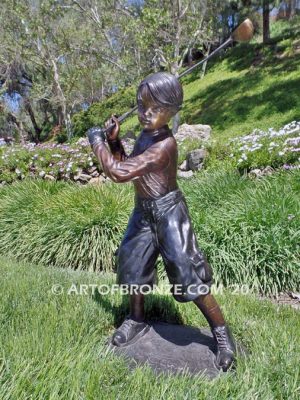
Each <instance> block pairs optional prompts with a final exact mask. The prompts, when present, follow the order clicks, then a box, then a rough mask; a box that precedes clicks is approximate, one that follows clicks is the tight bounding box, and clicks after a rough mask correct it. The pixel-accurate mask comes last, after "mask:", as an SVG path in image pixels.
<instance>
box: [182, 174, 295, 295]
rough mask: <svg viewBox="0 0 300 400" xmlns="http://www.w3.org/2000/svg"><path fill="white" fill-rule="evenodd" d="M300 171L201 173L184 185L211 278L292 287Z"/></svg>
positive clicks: (268, 288) (271, 288) (264, 287)
mask: <svg viewBox="0 0 300 400" xmlns="http://www.w3.org/2000/svg"><path fill="white" fill-rule="evenodd" d="M299 178H300V171H299V170H298V171H290V172H285V171H281V172H278V173H276V174H273V175H272V176H270V177H268V178H264V179H259V180H255V181H251V180H249V179H247V178H246V177H245V176H244V177H240V176H239V175H238V174H237V173H232V172H224V171H221V172H214V173H207V172H205V173H203V174H202V176H201V178H197V179H193V180H191V181H190V182H187V183H186V185H185V192H186V196H187V199H188V203H189V205H190V210H191V214H192V218H193V223H194V225H195V230H196V233H197V237H198V239H199V244H200V247H201V248H202V249H203V251H204V252H205V253H206V254H207V256H208V259H209V261H210V262H211V264H212V267H213V270H214V273H215V277H216V280H217V281H221V282H223V283H224V284H225V285H231V284H238V285H242V284H245V283H246V284H248V285H250V286H251V287H253V288H256V289H257V290H259V291H260V292H264V293H273V294H274V293H277V292H278V291H281V290H288V289H290V290H298V291H299V289H300V287H299V282H300V262H299V236H300V229H299V211H300V202H299V194H300V185H299Z"/></svg>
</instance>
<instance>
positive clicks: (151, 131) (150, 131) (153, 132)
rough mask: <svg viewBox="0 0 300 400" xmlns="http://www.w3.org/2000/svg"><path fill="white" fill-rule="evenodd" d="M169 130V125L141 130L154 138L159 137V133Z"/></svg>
mask: <svg viewBox="0 0 300 400" xmlns="http://www.w3.org/2000/svg"><path fill="white" fill-rule="evenodd" d="M169 129H170V128H169V125H168V124H166V125H164V126H161V127H160V128H157V129H143V132H145V133H146V134H147V135H149V136H156V135H159V134H160V133H161V132H165V131H166V130H169Z"/></svg>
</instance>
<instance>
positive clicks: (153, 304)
mask: <svg viewBox="0 0 300 400" xmlns="http://www.w3.org/2000/svg"><path fill="white" fill-rule="evenodd" d="M92 298H93V300H94V301H95V302H96V303H98V304H99V306H100V307H101V308H102V309H104V310H105V311H106V312H108V313H110V314H111V315H112V316H113V318H114V326H115V327H118V326H119V325H121V323H122V322H123V320H124V319H125V317H126V315H128V314H129V297H128V296H122V301H121V303H120V304H117V305H115V304H114V303H113V302H112V301H111V300H112V299H111V297H109V296H102V295H101V294H99V292H98V291H96V292H95V294H94V295H93V296H92ZM145 314H146V319H147V321H149V320H151V321H160V322H166V323H171V324H172V323H173V324H175V323H176V324H180V325H182V324H183V323H184V321H183V319H182V316H181V314H180V312H179V310H178V309H177V308H176V305H175V300H174V299H173V298H172V297H171V296H162V295H155V294H148V295H146V296H145Z"/></svg>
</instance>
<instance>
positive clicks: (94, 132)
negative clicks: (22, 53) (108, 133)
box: [86, 126, 105, 147]
mask: <svg viewBox="0 0 300 400" xmlns="http://www.w3.org/2000/svg"><path fill="white" fill-rule="evenodd" d="M86 134H87V137H88V139H89V142H90V145H91V146H92V147H93V146H94V144H96V143H99V142H104V141H105V134H104V132H103V130H102V129H101V128H98V127H97V126H94V127H93V128H90V129H89V130H88V131H87V133H86Z"/></svg>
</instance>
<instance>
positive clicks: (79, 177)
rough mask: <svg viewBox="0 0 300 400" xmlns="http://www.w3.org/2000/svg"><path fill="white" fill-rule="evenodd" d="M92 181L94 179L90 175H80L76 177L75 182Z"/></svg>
mask: <svg viewBox="0 0 300 400" xmlns="http://www.w3.org/2000/svg"><path fill="white" fill-rule="evenodd" d="M90 179H92V177H91V176H90V175H88V174H79V175H75V176H74V180H75V181H80V182H84V183H86V182H88V181H89V180H90Z"/></svg>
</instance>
